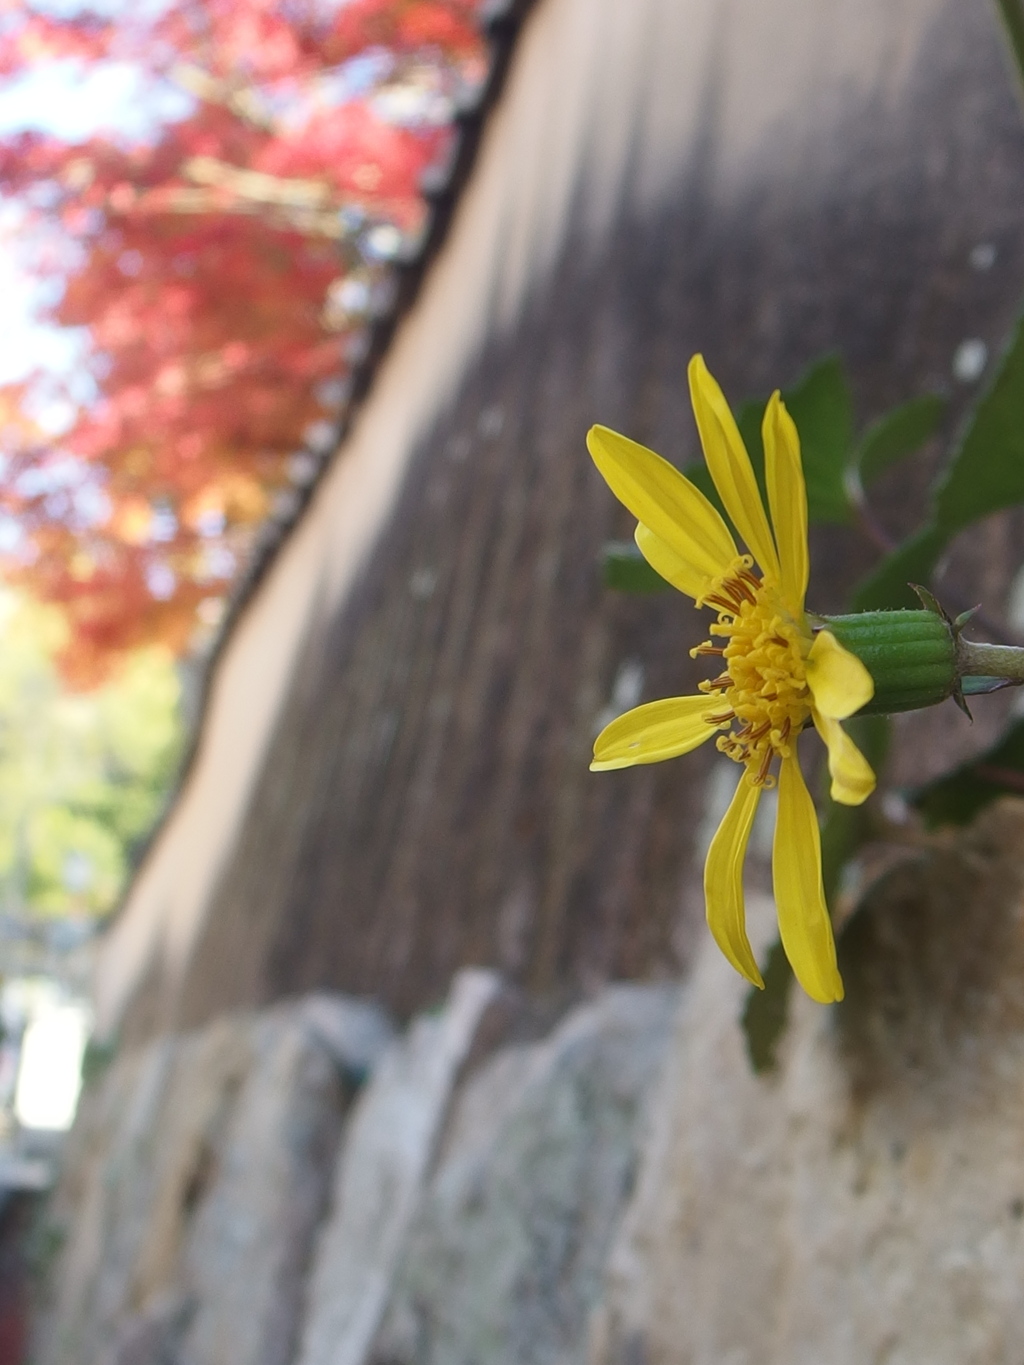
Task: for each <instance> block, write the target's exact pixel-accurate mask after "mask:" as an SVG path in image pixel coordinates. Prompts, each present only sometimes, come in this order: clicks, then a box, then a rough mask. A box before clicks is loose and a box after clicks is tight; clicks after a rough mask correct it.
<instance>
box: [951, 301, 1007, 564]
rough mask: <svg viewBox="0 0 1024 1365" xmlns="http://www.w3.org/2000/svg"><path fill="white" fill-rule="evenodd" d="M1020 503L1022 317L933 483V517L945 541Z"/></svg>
mask: <svg viewBox="0 0 1024 1365" xmlns="http://www.w3.org/2000/svg"><path fill="white" fill-rule="evenodd" d="M1019 502H1024V320H1022V321H1020V322H1018V324H1017V330H1016V332H1015V334H1014V337H1013V340H1012V342H1011V343H1010V347H1009V349H1008V350H1007V351H1006V353H1005V355H1004V356H1003V358H1002V361H1001V363H1000V365H999V369H998V371H997V372H996V376H995V379H994V380H993V382H992V385H991V387H990V388H989V390H988V392H987V393H986V394H985V395H984V396H983V397H982V398H981V399H980V401H979V402H978V405H977V407H976V408H975V410H974V415H973V417H972V419H971V421H970V423H969V424H968V427H967V430H966V431H965V433H964V437H963V440H962V442H961V444H960V448H959V450H958V451H957V453H956V455H955V457H954V458H953V460H952V461H951V463H950V464H949V466H948V467H947V469H946V471H945V473H944V474H943V475H942V477H941V478H940V480H939V482H938V484H937V485H936V489H935V515H934V521H935V523H936V525H938V526H940V527H941V528H942V530H943V531H944V533H945V535H946V538H947V540H949V539H952V537H953V536H954V535H955V534H956V532H957V531H960V530H962V529H963V528H964V527H965V526H969V525H970V524H971V522H972V521H978V520H979V519H980V518H981V517H987V516H988V515H989V514H990V513H992V512H998V511H999V510H1000V509H1002V508H1004V507H1013V506H1015V505H1016V504H1017V503H1019Z"/></svg>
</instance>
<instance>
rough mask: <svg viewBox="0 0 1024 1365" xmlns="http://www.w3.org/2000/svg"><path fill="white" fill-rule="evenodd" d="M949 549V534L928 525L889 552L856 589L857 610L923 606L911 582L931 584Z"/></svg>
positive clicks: (854, 607) (883, 609)
mask: <svg viewBox="0 0 1024 1365" xmlns="http://www.w3.org/2000/svg"><path fill="white" fill-rule="evenodd" d="M945 548H946V537H945V535H944V534H943V532H942V531H941V530H940V529H939V528H938V527H935V526H926V527H925V528H924V529H923V530H921V531H918V532H917V533H916V534H915V535H913V536H912V537H911V538H910V539H909V540H905V541H904V542H903V544H902V545H900V546H898V547H897V549H895V550H894V551H893V552H892V554H890V555H886V557H885V558H884V559H883V560H882V562H881V563H880V564H879V565H877V566H876V568H874V569H873V570H872V571H871V573H870V574H868V576H867V577H866V578H863V579H861V581H860V583H859V584H858V585H857V587H856V588H854V590H853V594H852V597H851V604H852V606H853V609H854V611H885V610H888V609H890V608H897V607H916V606H919V605H920V602H919V601H918V598H917V595H916V593H915V592H914V590H913V588H912V587H911V586H910V585H911V583H927V582H928V580H929V578H931V576H932V571H933V570H934V568H935V565H936V563H937V562H938V560H939V557H940V556H941V554H942V552H943V550H944V549H945Z"/></svg>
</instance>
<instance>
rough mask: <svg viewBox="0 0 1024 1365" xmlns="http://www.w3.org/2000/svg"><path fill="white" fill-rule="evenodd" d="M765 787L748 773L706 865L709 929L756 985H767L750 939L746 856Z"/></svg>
mask: <svg viewBox="0 0 1024 1365" xmlns="http://www.w3.org/2000/svg"><path fill="white" fill-rule="evenodd" d="M760 796H761V788H760V787H755V786H754V784H753V782H751V781H750V779H749V778H748V777H747V775H746V773H743V774H742V775H741V776H740V780H739V785H738V786H737V788H736V794H735V795H734V796H733V798H732V801H731V802H730V803H729V809H728V810H727V811H726V812H725V815H724V817H723V819H722V823H721V824H720V825H719V826H718V830H717V832H716V834H715V837H714V838H713V839H712V840H711V847H710V848H709V849H708V857H707V862H706V863H705V864H704V903H705V906H706V908H707V917H708V928H709V929H710V930H711V932H712V934H713V935H714V939H715V942H716V943H717V944H718V946H719V948H721V950H722V952H723V953H724V954H725V956H726V957H727V958H728V959H729V961H730V962H731V963H732V965H733V966H734V967H735V968H736V970H737V971H738V972H739V973H740V975H741V976H745V977H746V978H747V980H748V981H749V982H751V983H752V984H753V985H755V986H761V987H763V986H764V982H763V981H762V979H761V973H760V972H759V971H758V970H757V962H756V961H755V959H754V954H753V950H752V949H751V947H750V940H749V939H748V938H747V926H746V912H745V910H744V906H743V859H744V857H745V856H746V852H747V840H748V839H749V838H750V828H751V826H752V825H753V823H754V815H755V814H756V812H757V803H758V801H759V799H760Z"/></svg>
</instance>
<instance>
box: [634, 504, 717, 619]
mask: <svg viewBox="0 0 1024 1365" xmlns="http://www.w3.org/2000/svg"><path fill="white" fill-rule="evenodd" d="M634 539H635V540H636V543H637V548H638V549H639V551H640V553H641V554H642V555H643V557H644V559H646V560H647V562H648V564H649V565H650V566H651V568H652V569H653V570H654V571H655V573H659V574H661V576H662V578H664V579H665V581H666V582H667V583H671V584H672V586H673V588H678V589H679V591H680V592H685V593H686V595H687V597H692V598H694V600H696V599H697V598H698V597H702V596H703V595H704V593H706V592H707V590H708V584H709V582H710V580H709V579H708V578H706V577H705V575H704V574H702V573H699V572H698V571H697V570H696V569H695V568H694V567H693V565H692V564H691V563H690V562H689V561H688V560H686V559H683V558H682V557H681V556H680V555H677V554H676V552H675V550H673V548H672V546H671V545H668V544H666V542H665V541H663V540H662V538H661V537H660V536H656V535H655V534H654V532H653V531H652V530H651V528H650V527H649V526H645V525H644V524H643V522H642V521H639V522H637V527H636V533H635V536H634Z"/></svg>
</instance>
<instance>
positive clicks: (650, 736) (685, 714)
mask: <svg viewBox="0 0 1024 1365" xmlns="http://www.w3.org/2000/svg"><path fill="white" fill-rule="evenodd" d="M715 705H716V702H715V698H714V697H708V696H705V695H704V693H701V694H700V695H699V696H696V697H666V698H665V699H664V700H663V701H649V702H647V703H646V705H644V706H637V707H635V708H634V709H633V710H632V711H627V712H626V713H625V715H622V716H617V717H616V718H615V720H613V721H612V722H611V724H610V725H606V726H605V727H604V729H603V730H602V731H601V733H600V734H599V735H598V737H597V739H596V740H595V741H594V761H593V763H591V765H590V769H591V772H595V773H599V772H608V771H610V770H611V769H613V768H632V767H633V766H634V764H636V763H660V762H661V761H662V759H664V758H676V757H677V756H678V755H679V754H688V753H689V752H690V750H691V749H696V748H697V746H698V745H699V744H703V743H704V741H705V740H706V739H710V738H711V736H712V735H713V734H715V733H717V731H716V727H715V726H714V725H709V724H708V723H707V721H706V720H705V719H704V717H705V715H707V713H708V712H709V711H714V709H715ZM719 705H720V703H719Z"/></svg>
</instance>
